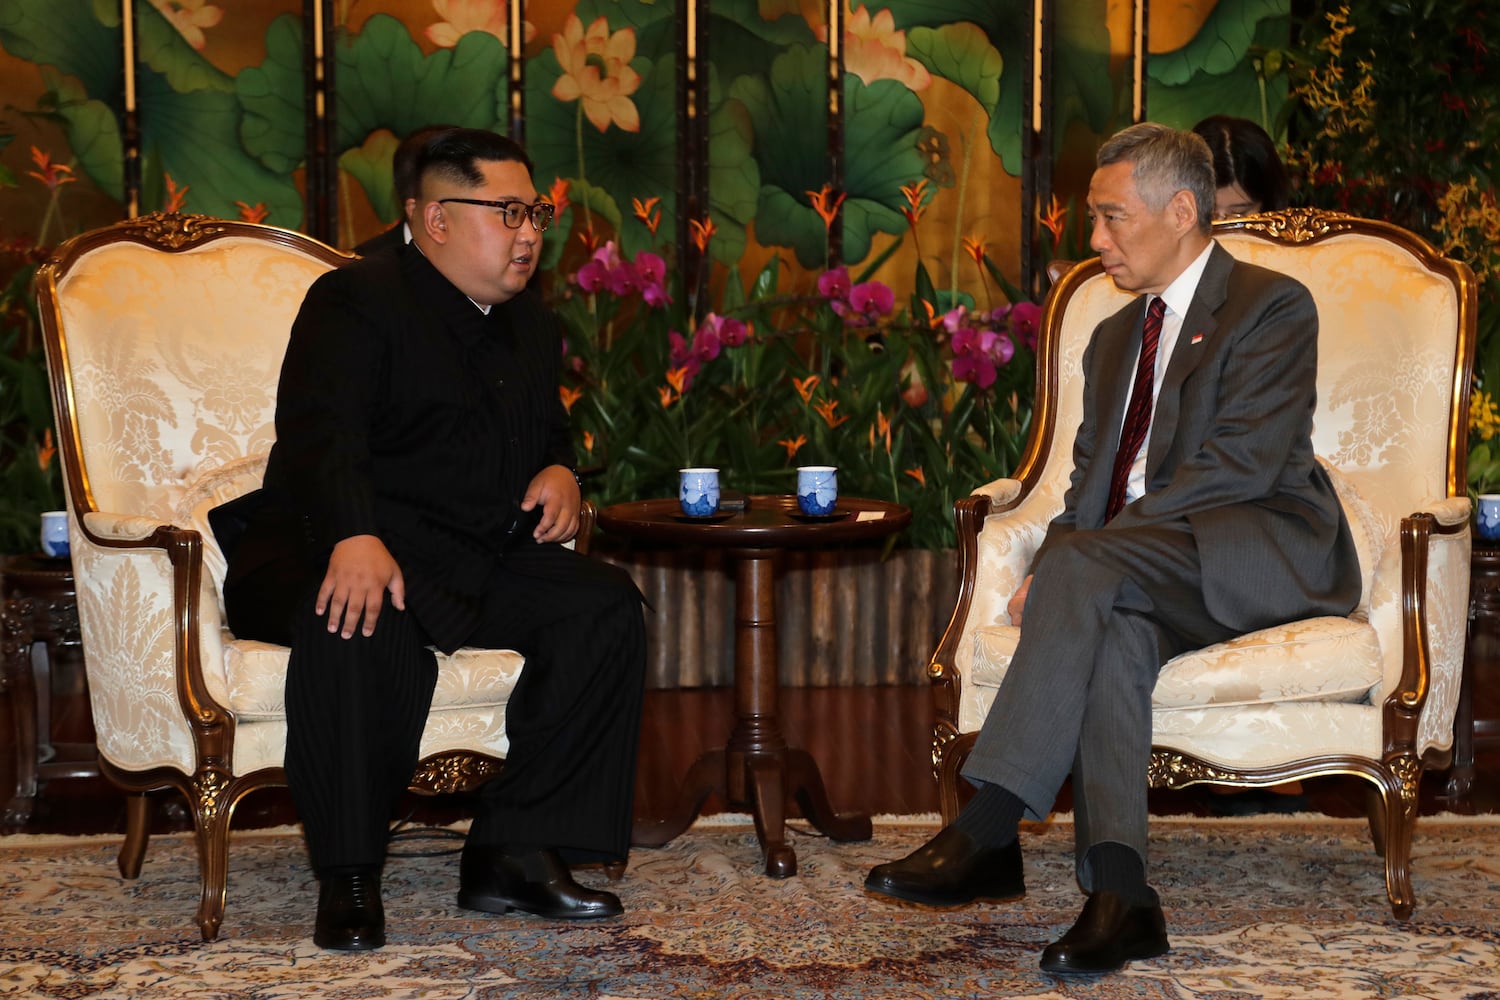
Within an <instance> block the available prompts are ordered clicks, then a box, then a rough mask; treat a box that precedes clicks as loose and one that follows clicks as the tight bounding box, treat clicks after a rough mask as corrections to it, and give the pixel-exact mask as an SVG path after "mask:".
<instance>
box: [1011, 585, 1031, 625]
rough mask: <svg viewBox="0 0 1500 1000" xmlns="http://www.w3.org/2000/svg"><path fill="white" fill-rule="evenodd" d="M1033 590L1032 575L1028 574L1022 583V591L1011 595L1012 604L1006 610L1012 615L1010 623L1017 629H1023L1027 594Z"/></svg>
mask: <svg viewBox="0 0 1500 1000" xmlns="http://www.w3.org/2000/svg"><path fill="white" fill-rule="evenodd" d="M1030 590H1031V574H1030V573H1027V574H1026V579H1024V580H1022V581H1021V589H1020V590H1017V591H1016V592H1015V593H1014V594H1013V595H1011V599H1010V603H1009V604H1007V605H1006V606H1005V610H1006V611H1007V612H1009V613H1010V623H1011V624H1012V625H1014V626H1015V627H1016V628H1020V627H1021V612H1023V611H1025V610H1026V594H1027V592H1028V591H1030Z"/></svg>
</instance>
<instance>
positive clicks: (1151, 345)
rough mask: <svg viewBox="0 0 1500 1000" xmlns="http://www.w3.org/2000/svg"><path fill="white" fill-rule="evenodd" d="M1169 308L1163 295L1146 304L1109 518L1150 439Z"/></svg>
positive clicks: (1112, 476) (1116, 509)
mask: <svg viewBox="0 0 1500 1000" xmlns="http://www.w3.org/2000/svg"><path fill="white" fill-rule="evenodd" d="M1166 312H1167V303H1166V302H1165V301H1164V300H1163V299H1162V298H1161V296H1159V295H1158V296H1157V297H1156V298H1154V299H1152V300H1151V304H1150V305H1149V306H1147V307H1146V322H1145V325H1144V326H1143V327H1142V328H1141V357H1140V360H1139V361H1138V362H1137V363H1136V366H1135V384H1134V385H1133V386H1132V387H1131V390H1130V405H1129V406H1127V407H1126V408H1125V423H1124V426H1122V427H1121V428H1120V448H1119V450H1118V451H1116V452H1115V467H1114V469H1113V471H1112V472H1111V474H1110V477H1109V506H1108V507H1106V508H1105V513H1104V520H1105V521H1111V520H1113V519H1114V516H1115V515H1116V514H1118V513H1120V511H1121V510H1123V509H1124V508H1125V484H1126V483H1127V482H1129V480H1130V467H1131V466H1132V465H1134V464H1135V456H1136V453H1137V452H1139V451H1140V450H1141V443H1142V442H1144V441H1145V440H1146V429H1147V428H1148V427H1150V426H1151V403H1152V399H1151V388H1152V384H1153V383H1154V382H1155V381H1156V345H1157V342H1158V341H1160V340H1161V321H1162V317H1163V316H1165V315H1166Z"/></svg>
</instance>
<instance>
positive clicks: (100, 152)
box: [42, 70, 125, 200]
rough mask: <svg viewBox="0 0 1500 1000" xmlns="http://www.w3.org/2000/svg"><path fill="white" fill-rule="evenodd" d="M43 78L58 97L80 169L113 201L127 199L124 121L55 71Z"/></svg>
mask: <svg viewBox="0 0 1500 1000" xmlns="http://www.w3.org/2000/svg"><path fill="white" fill-rule="evenodd" d="M42 79H43V80H44V81H45V82H46V85H47V89H48V90H50V91H52V92H53V93H54V94H56V95H57V113H58V115H59V116H60V117H61V118H62V119H63V121H65V122H66V123H67V134H68V144H69V145H70V146H72V148H73V155H74V156H75V157H77V158H78V168H79V169H80V170H82V171H83V172H84V173H85V174H87V175H88V176H89V178H90V179H91V180H93V182H94V183H95V184H97V185H99V189H100V190H101V191H103V192H104V193H105V194H107V195H109V196H110V197H111V198H116V199H121V200H123V199H124V197H125V144H124V141H123V140H122V139H121V137H120V120H119V118H117V117H116V116H115V113H114V110H113V109H112V108H110V106H109V105H107V104H105V103H104V102H103V101H96V100H93V99H91V98H90V97H89V96H88V94H86V93H84V91H83V87H82V85H81V84H79V82H78V81H77V80H75V79H73V78H71V77H64V76H61V75H59V74H57V73H56V72H54V71H51V70H44V71H43V73H42Z"/></svg>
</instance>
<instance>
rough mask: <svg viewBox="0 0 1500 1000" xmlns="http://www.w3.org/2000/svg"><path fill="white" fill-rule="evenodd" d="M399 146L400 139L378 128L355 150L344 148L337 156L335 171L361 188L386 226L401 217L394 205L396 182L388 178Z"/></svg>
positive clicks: (392, 178)
mask: <svg viewBox="0 0 1500 1000" xmlns="http://www.w3.org/2000/svg"><path fill="white" fill-rule="evenodd" d="M400 144H401V140H399V139H397V138H396V137H395V136H394V135H392V134H391V133H390V132H387V131H386V130H385V129H380V130H378V131H375V132H371V133H370V135H369V137H368V138H367V139H365V141H364V143H363V144H362V145H360V146H359V147H357V148H355V149H346V150H344V152H343V153H341V154H340V155H339V169H340V170H343V171H345V172H347V173H348V174H349V176H350V177H353V178H354V179H355V180H356V181H358V182H359V186H360V187H362V188H364V189H365V195H366V196H367V197H368V198H369V199H370V205H371V207H373V208H374V209H375V215H376V217H377V218H378V219H380V221H381V222H384V223H385V224H386V225H390V224H391V223H394V222H395V221H396V220H397V219H399V218H400V217H401V208H400V206H398V205H397V204H396V181H395V178H394V177H392V176H391V160H392V159H393V158H394V157H395V155H396V147H397V146H399V145H400Z"/></svg>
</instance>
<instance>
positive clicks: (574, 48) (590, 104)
mask: <svg viewBox="0 0 1500 1000" xmlns="http://www.w3.org/2000/svg"><path fill="white" fill-rule="evenodd" d="M552 51H553V52H555V53H556V54H557V61H558V63H559V64H560V65H561V66H562V71H563V75H562V76H560V77H558V80H557V83H555V84H554V85H553V87H552V96H553V97H555V98H557V99H558V100H559V101H582V102H583V113H584V115H585V116H586V117H587V118H588V120H589V121H590V122H591V123H592V124H593V126H594V128H596V129H598V130H599V131H600V132H607V131H609V127H610V125H616V126H618V127H619V128H620V129H622V130H623V131H626V132H639V131H640V130H641V115H640V112H639V111H638V110H636V106H635V102H634V101H632V100H631V99H630V95H631V94H633V93H635V91H636V88H638V87H639V86H640V85H641V75H640V74H639V73H637V72H636V71H635V70H633V69H631V68H630V60H632V59H634V58H635V29H634V28H621V29H620V30H619V31H616V32H614V33H611V32H610V30H609V22H608V21H607V20H606V19H605V18H604V17H603V15H600V16H599V17H597V18H595V19H594V23H592V24H590V25H589V29H588V31H587V32H585V31H584V30H583V22H582V21H581V20H579V19H578V15H577V14H569V15H568V20H567V22H566V23H565V24H564V25H563V30H562V34H560V35H553V36H552Z"/></svg>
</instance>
